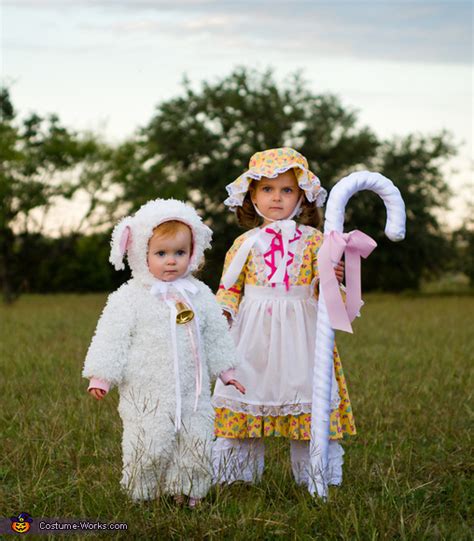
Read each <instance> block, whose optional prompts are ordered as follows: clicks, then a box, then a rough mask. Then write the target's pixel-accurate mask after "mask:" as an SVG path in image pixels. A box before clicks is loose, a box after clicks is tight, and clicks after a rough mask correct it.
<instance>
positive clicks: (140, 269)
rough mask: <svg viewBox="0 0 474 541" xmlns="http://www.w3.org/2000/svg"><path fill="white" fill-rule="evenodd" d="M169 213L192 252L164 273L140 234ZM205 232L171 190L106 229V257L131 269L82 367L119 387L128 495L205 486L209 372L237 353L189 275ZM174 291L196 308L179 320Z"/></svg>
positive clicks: (195, 493) (206, 295)
mask: <svg viewBox="0 0 474 541" xmlns="http://www.w3.org/2000/svg"><path fill="white" fill-rule="evenodd" d="M170 220H178V221H181V222H184V223H185V224H186V225H188V226H189V227H190V229H191V231H192V237H193V251H192V256H191V259H190V264H189V267H188V270H187V274H186V273H185V275H184V276H183V277H181V279H178V280H177V281H176V282H162V281H160V280H157V279H156V278H155V277H154V276H153V275H152V274H151V273H150V271H149V269H148V265H147V250H148V241H149V239H150V237H151V236H152V234H153V229H154V228H155V227H156V226H157V225H159V224H161V223H163V222H167V221H170ZM211 236H212V232H211V230H210V229H209V228H208V227H207V226H206V225H204V224H203V223H202V221H201V219H200V218H199V216H198V215H197V213H196V211H195V210H194V209H193V208H192V207H190V206H189V205H186V204H184V203H182V202H181V201H176V200H173V199H167V200H164V199H156V200H155V201H150V202H148V203H146V204H145V205H143V206H142V207H141V208H140V209H139V210H138V211H137V212H136V213H135V215H133V216H127V217H126V218H124V219H123V220H122V221H121V222H120V223H119V224H118V225H117V226H116V227H115V229H114V231H113V233H112V250H111V254H110V262H111V263H112V264H113V265H114V266H115V268H116V269H117V270H118V269H122V268H124V263H123V256H124V254H125V253H126V255H127V258H128V263H129V265H130V268H131V270H132V278H131V279H130V280H129V281H128V282H126V283H125V284H123V285H122V286H121V287H120V288H119V289H118V290H117V291H115V292H114V293H112V294H111V295H110V296H109V298H108V300H107V304H106V306H105V308H104V311H103V312H102V315H101V317H100V320H99V322H98V324H97V329H96V332H95V335H94V338H93V340H92V343H91V345H90V347H89V351H88V353H87V357H86V361H85V365H84V370H83V376H84V377H86V378H99V379H100V380H105V381H106V382H109V383H110V384H111V385H112V386H113V385H116V386H118V390H119V394H120V401H119V413H120V417H121V418H122V422H123V440H122V450H123V476H122V481H121V483H122V486H123V487H124V488H125V489H126V490H127V491H128V493H129V494H130V496H131V497H132V498H133V499H135V500H140V499H151V498H154V497H155V496H156V495H158V494H163V493H169V494H185V495H188V496H191V497H193V498H201V497H203V496H205V495H206V493H207V492H208V490H209V488H210V485H211V479H212V467H211V441H212V437H213V436H212V435H213V409H212V407H211V403H210V378H211V377H212V376H216V375H218V374H220V373H221V372H222V371H224V370H227V369H229V368H233V367H234V366H235V359H236V357H235V347H234V343H233V340H232V338H231V336H230V334H229V333H228V329H227V322H226V319H225V317H224V316H223V315H222V313H221V310H220V308H219V307H218V305H217V303H216V301H215V299H214V295H213V294H212V292H211V290H210V289H209V288H208V287H207V286H206V285H205V284H203V283H202V282H200V281H199V280H197V279H196V278H194V277H193V276H191V275H190V273H191V272H192V271H194V270H196V269H197V267H198V265H199V262H200V261H201V260H202V257H203V253H204V250H206V249H207V248H209V247H210V240H211ZM174 284H175V285H174ZM180 300H181V301H184V302H185V303H186V304H187V305H188V306H189V305H191V307H192V309H193V311H194V313H195V317H194V319H193V320H192V321H191V322H189V323H186V324H185V325H177V324H176V311H175V308H174V307H175V303H176V302H177V301H180ZM173 326H174V330H173V329H172V327H173ZM179 417H180V418H179Z"/></svg>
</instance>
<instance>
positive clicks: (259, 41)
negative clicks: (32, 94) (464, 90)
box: [4, 0, 473, 64]
mask: <svg viewBox="0 0 474 541" xmlns="http://www.w3.org/2000/svg"><path fill="white" fill-rule="evenodd" d="M4 5H6V6H15V8H16V9H23V10H25V13H27V14H31V16H33V14H34V11H35V10H37V9H45V8H48V9H61V10H64V8H65V7H66V6H67V8H68V9H69V10H70V13H73V11H74V9H78V10H81V13H82V15H84V9H85V8H86V12H87V11H89V12H90V15H91V22H90V24H87V25H86V26H87V30H89V31H94V28H95V29H96V30H98V31H100V32H104V31H106V32H107V31H108V32H111V33H117V32H120V33H121V35H122V36H123V37H124V39H126V37H127V36H133V35H134V34H140V33H144V32H145V33H150V34H153V33H156V32H160V33H162V34H163V33H166V34H169V35H171V36H175V37H179V38H181V39H186V40H187V41H192V40H193V39H196V40H197V39H200V40H202V38H203V37H205V38H206V39H208V40H209V42H212V45H213V46H215V47H222V48H226V47H228V48H245V49H248V50H249V51H252V50H253V51H254V52H258V48H259V47H263V48H265V49H266V50H268V49H273V50H274V51H276V52H279V53H281V54H292V55H293V54H300V55H301V57H302V60H303V61H304V58H305V57H308V56H311V55H313V56H314V55H318V56H326V57H340V56H344V57H348V58H364V59H374V60H393V61H402V62H403V61H405V62H406V61H408V62H411V61H415V62H437V63H453V64H469V63H471V62H472V24H471V21H472V9H473V7H472V3H471V2H461V1H445V2H429V1H415V2H414V1H398V2H394V1H380V0H379V1H375V0H373V1H366V2H360V1H359V2H341V1H335V2H332V3H326V2H317V1H315V2H307V1H296V2H295V1H293V2H290V1H283V0H276V1H273V2H269V1H267V0H260V1H258V0H255V1H253V2H247V1H244V0H242V1H240V2H236V1H225V0H214V1H212V0H207V1H205V0H179V1H174V2H170V1H160V0H34V1H33V0H14V1H12V0H4ZM100 12H106V13H107V17H104V16H102V17H94V14H97V13H100ZM25 16H29V15H25Z"/></svg>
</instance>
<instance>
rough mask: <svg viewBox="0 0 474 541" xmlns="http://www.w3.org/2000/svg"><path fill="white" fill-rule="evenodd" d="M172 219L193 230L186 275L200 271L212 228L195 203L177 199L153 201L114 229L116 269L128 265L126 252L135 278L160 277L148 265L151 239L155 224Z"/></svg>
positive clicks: (145, 282)
mask: <svg viewBox="0 0 474 541" xmlns="http://www.w3.org/2000/svg"><path fill="white" fill-rule="evenodd" d="M172 220H177V221H179V222H183V223H185V224H186V225H187V226H188V227H189V228H190V229H191V233H192V238H193V243H192V245H193V251H192V255H191V259H190V262H189V266H188V270H187V272H186V273H185V275H184V277H185V276H187V275H188V274H190V273H192V272H194V271H196V270H197V268H198V266H199V264H200V262H201V261H202V259H203V258H204V251H205V250H207V249H208V248H210V247H211V238H212V231H211V229H210V228H209V227H207V225H205V224H204V223H203V222H202V220H201V218H200V217H199V216H198V214H197V212H196V211H195V210H194V209H193V208H192V207H191V206H189V205H186V204H185V203H183V202H182V201H178V200H176V199H155V200H154V201H149V202H148V203H145V204H144V205H143V206H142V207H141V208H140V209H139V210H137V212H136V213H135V214H134V215H133V216H126V217H125V218H123V219H122V220H121V221H120V222H119V223H118V224H117V225H116V226H115V228H114V230H113V232H112V241H111V245H112V249H111V251H110V258H109V261H110V263H112V265H113V266H114V267H115V269H116V270H122V269H124V268H125V264H124V256H125V254H126V255H127V260H128V264H129V267H130V269H131V271H132V276H133V278H135V279H136V280H137V281H138V282H140V283H142V284H143V285H152V284H153V283H154V282H156V278H155V277H154V276H153V275H152V274H151V273H150V271H149V269H148V264H147V252H148V241H149V240H150V238H151V236H152V235H153V229H154V228H155V227H157V226H159V225H160V224H162V223H164V222H170V221H172Z"/></svg>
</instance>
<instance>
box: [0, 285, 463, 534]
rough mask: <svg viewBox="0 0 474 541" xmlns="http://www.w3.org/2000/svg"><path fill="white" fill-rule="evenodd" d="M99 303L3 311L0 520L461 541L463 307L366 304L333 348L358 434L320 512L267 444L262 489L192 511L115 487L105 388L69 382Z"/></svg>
mask: <svg viewBox="0 0 474 541" xmlns="http://www.w3.org/2000/svg"><path fill="white" fill-rule="evenodd" d="M104 299H105V296H102V295H85V296H77V295H58V296H25V297H23V298H21V299H20V300H19V302H18V303H17V304H15V305H13V306H11V307H1V308H0V322H1V325H0V362H1V366H2V378H1V382H0V385H1V387H0V396H1V409H0V412H1V413H0V415H1V417H0V418H1V424H0V431H1V434H0V436H1V440H0V441H1V453H0V516H3V517H9V516H11V515H13V514H16V513H18V512H20V511H26V512H28V513H30V514H31V515H32V516H33V517H77V518H86V517H87V518H92V519H97V518H98V519H100V520H102V521H112V522H127V523H128V525H129V532H128V533H127V534H126V536H125V535H124V534H117V533H107V534H102V537H103V538H106V539H115V538H125V537H127V538H135V539H245V540H250V539H303V540H305V539H308V540H309V539H324V540H332V539H334V540H336V539H338V540H340V539H350V540H352V539H361V540H372V539H377V540H379V539H410V540H411V539H414V540H420V539H453V540H456V541H457V540H463V539H471V530H470V527H472V517H470V516H469V514H468V513H469V503H470V502H469V496H470V494H471V495H472V493H473V486H472V481H471V480H470V479H471V477H470V471H471V472H472V457H471V449H472V446H471V444H470V440H469V437H470V435H469V423H470V422H472V409H471V408H472V400H471V398H472V390H471V389H472V381H470V379H469V376H470V373H471V370H470V367H471V366H472V361H473V357H474V354H473V351H474V332H473V324H472V314H474V298H473V297H468V296H463V297H456V296H451V297H443V298H441V297H434V296H430V297H426V298H424V297H417V298H407V297H401V296H390V295H367V297H366V299H365V300H366V305H365V307H364V310H363V317H362V318H361V319H359V320H357V321H356V324H355V334H354V335H351V336H349V335H341V336H339V337H338V345H339V349H340V351H341V355H342V359H343V365H344V368H345V372H346V376H347V379H348V384H349V392H350V393H351V399H352V404H353V408H354V411H355V415H356V422H357V428H358V432H359V434H358V436H357V437H356V438H354V439H353V440H352V441H350V442H348V444H347V445H346V464H345V470H344V475H345V478H344V483H343V485H342V486H341V487H340V488H337V489H332V491H331V494H330V501H329V503H327V504H324V503H322V502H320V501H318V500H313V499H312V498H311V497H310V496H309V494H308V493H307V492H306V491H305V490H303V489H301V488H298V487H296V486H295V484H294V483H293V481H292V477H291V472H290V465H289V457H288V448H287V442H286V441H285V440H274V441H270V442H269V443H270V444H269V447H268V453H267V458H268V460H267V467H266V470H265V474H264V478H263V480H262V482H261V483H260V484H258V485H255V486H249V485H245V484H236V485H233V486H231V487H225V488H214V489H213V490H212V491H211V492H210V494H209V496H208V497H207V499H206V501H205V502H204V504H203V506H202V508H201V509H200V510H197V511H190V510H188V509H178V508H176V507H174V506H173V504H172V502H171V501H170V500H169V499H168V498H162V499H160V500H158V501H154V502H150V503H145V504H135V503H132V502H130V501H129V500H128V499H127V498H126V496H125V495H124V494H123V493H122V492H121V491H120V488H119V478H120V465H121V464H120V461H121V456H120V438H121V425H120V419H119V417H118V413H117V410H116V404H117V395H116V391H113V392H112V393H111V395H110V396H108V397H107V399H105V400H103V401H102V402H101V403H97V402H95V401H94V400H92V399H91V398H90V397H88V396H87V394H86V391H85V389H86V382H85V381H84V380H82V379H81V375H80V373H81V368H82V363H83V358H84V355H85V352H86V349H87V346H88V344H89V341H90V338H91V335H92V333H93V330H94V327H95V324H96V321H97V317H98V315H99V313H100V310H101V307H102V305H103V302H104ZM470 468H471V469H470ZM471 504H472V502H471ZM94 537H97V536H94V535H91V538H94ZM51 538H53V537H51ZM67 538H68V539H73V538H74V536H68V537H67ZM54 539H58V536H54Z"/></svg>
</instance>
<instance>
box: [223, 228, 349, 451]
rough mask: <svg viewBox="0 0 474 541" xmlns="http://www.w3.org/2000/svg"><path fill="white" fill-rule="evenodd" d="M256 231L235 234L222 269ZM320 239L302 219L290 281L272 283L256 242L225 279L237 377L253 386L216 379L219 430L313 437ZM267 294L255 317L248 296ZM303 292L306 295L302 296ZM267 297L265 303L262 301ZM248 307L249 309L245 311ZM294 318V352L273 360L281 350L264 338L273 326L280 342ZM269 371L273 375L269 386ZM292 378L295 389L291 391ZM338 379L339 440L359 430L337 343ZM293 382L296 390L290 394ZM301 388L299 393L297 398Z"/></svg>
mask: <svg viewBox="0 0 474 541" xmlns="http://www.w3.org/2000/svg"><path fill="white" fill-rule="evenodd" d="M268 231H270V232H269V235H273V237H274V240H275V241H278V232H275V231H271V229H269V230H268ZM253 233H255V230H251V231H248V232H246V233H244V234H243V235H241V236H240V237H238V238H237V239H236V240H235V242H234V244H233V246H232V247H231V248H230V250H229V251H228V253H227V255H226V259H225V264H224V272H223V274H225V272H226V270H227V269H228V267H229V265H230V264H231V262H232V260H233V259H234V256H235V254H236V253H237V251H238V250H239V248H240V246H241V245H242V243H243V242H244V241H245V240H246V239H247V238H248V237H249V235H252V234H253ZM322 240H323V236H322V233H321V232H320V231H318V230H317V229H314V228H312V227H309V226H304V225H298V226H297V228H296V232H295V237H294V238H293V239H292V240H291V241H290V246H291V250H293V251H292V252H291V259H290V260H289V261H288V264H287V269H286V273H285V283H284V284H281V285H280V284H278V285H277V286H276V287H275V285H272V284H270V283H269V278H268V275H269V272H268V264H269V261H268V258H267V257H266V254H264V253H262V252H260V251H259V249H258V246H254V247H253V248H252V249H251V251H250V253H249V255H248V257H247V260H246V262H245V265H244V266H243V268H242V271H241V272H240V275H239V277H238V279H237V280H236V282H235V283H234V284H233V286H232V287H230V288H229V289H225V288H224V286H223V285H222V284H221V285H220V287H219V290H218V292H217V301H218V302H219V304H220V305H221V307H222V308H223V310H226V311H227V312H229V313H230V314H231V315H232V319H233V326H232V330H231V332H232V333H233V334H234V339H235V341H236V345H237V349H238V351H239V349H240V352H241V354H242V356H243V361H242V364H241V365H240V366H239V367H238V368H237V372H236V378H237V379H238V380H239V381H241V382H242V383H243V384H244V385H245V387H246V388H247V393H246V394H245V395H240V394H239V393H238V392H237V391H236V390H235V389H234V388H233V387H231V386H227V387H226V386H224V385H223V384H222V382H220V381H219V380H218V382H217V383H216V388H215V391H214V396H213V405H214V408H215V413H216V415H215V425H214V428H215V434H216V436H217V437H223V438H260V437H267V436H276V437H279V436H282V437H287V438H290V439H292V440H309V439H310V433H311V399H310V397H311V389H312V372H313V370H312V366H313V352H314V337H315V327H316V312H317V308H316V306H317V301H316V298H315V295H314V294H312V293H310V292H313V291H314V289H315V285H316V284H317V281H318V269H317V252H318V250H319V248H320V246H321V244H322ZM280 241H281V237H280ZM276 245H278V242H276ZM272 246H273V244H272ZM262 293H263V294H264V295H265V299H266V300H265V301H263V300H260V301H258V302H260V304H259V305H258V310H259V312H258V317H257V316H255V317H257V319H252V317H253V316H252V315H251V306H252V305H251V304H248V305H247V306H246V307H245V303H246V297H247V298H250V297H256V298H258V297H261V296H262ZM305 296H308V297H311V298H306V297H305ZM267 297H268V298H267ZM262 298H263V297H262ZM303 298H304V299H305V300H301V299H303ZM269 299H270V300H269ZM247 302H249V301H248V300H247ZM263 302H264V303H266V304H262V303H263ZM298 303H299V304H301V305H302V306H303V308H302V310H303V311H302V312H301V313H298V311H297V310H296V308H295V311H293V307H297V306H298V305H299V304H298ZM241 308H242V310H241ZM240 312H242V313H240ZM247 314H250V315H249V316H248V317H246V316H247ZM291 325H293V335H292V336H291V337H290V338H289V340H291V345H292V348H294V350H291V351H288V345H287V346H286V354H285V355H286V356H283V359H281V358H280V359H276V361H275V358H276V357H278V355H279V353H278V352H279V349H275V348H273V346H272V344H271V343H266V342H265V339H266V337H268V336H269V334H270V333H272V332H273V336H274V338H272V339H271V340H272V341H273V342H274V341H275V336H276V339H277V341H278V340H279V334H282V335H284V334H285V332H286V329H291V328H292V327H291ZM295 329H296V330H295ZM262 344H263V345H262ZM302 344H303V345H302ZM276 347H277V348H278V347H279V348H280V349H281V348H283V349H284V348H285V346H284V344H283V342H279V341H278V344H277V346H276ZM259 348H260V349H259ZM272 348H273V349H272ZM272 352H273V353H272ZM262 357H264V359H263V360H262ZM280 357H281V356H280ZM272 362H274V366H275V368H272V369H271V370H270V374H269V369H268V365H269V364H271V363H272ZM275 362H277V364H275ZM259 365H260V368H259ZM259 370H260V372H259ZM265 371H266V372H265ZM265 378H267V379H269V381H268V382H267V384H266V387H265ZM292 381H293V382H294V390H291V385H292ZM334 382H337V385H333V391H334V393H335V401H334V400H332V401H331V403H332V406H331V407H332V408H333V409H332V410H331V417H330V438H331V439H332V440H341V439H342V438H345V437H346V436H352V435H354V434H355V433H356V429H355V424H354V418H353V414H352V408H351V403H350V400H349V394H348V392H347V386H346V380H345V377H344V372H343V370H342V364H341V359H340V357H339V354H338V352H337V348H336V347H335V348H334ZM262 387H264V390H263V391H262ZM288 388H290V391H289V392H290V394H288V393H286V395H285V392H287V390H288ZM291 393H294V394H291ZM334 393H333V394H334ZM297 395H298V397H300V398H299V399H297V400H292V399H291V397H292V396H297ZM289 397H290V398H289Z"/></svg>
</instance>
